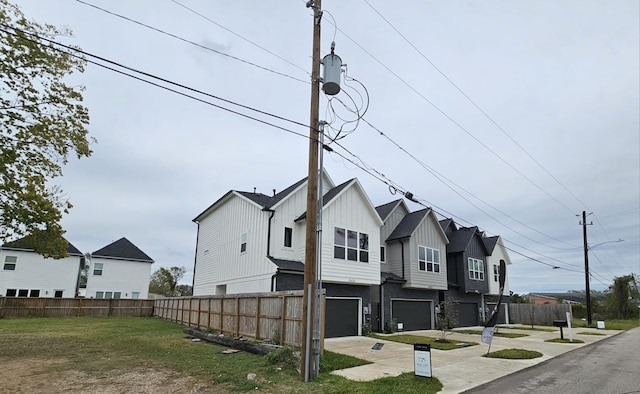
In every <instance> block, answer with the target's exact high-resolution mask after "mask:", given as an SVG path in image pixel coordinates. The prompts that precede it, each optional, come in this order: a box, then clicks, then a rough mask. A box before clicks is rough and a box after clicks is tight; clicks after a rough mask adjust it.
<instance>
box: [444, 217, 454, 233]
mask: <svg viewBox="0 0 640 394" xmlns="http://www.w3.org/2000/svg"><path fill="white" fill-rule="evenodd" d="M449 226H453V230H457V228H456V223H455V222H454V221H453V219H442V220H441V221H440V227H442V230H444V232H445V233H446V232H447V229H448V228H449Z"/></svg>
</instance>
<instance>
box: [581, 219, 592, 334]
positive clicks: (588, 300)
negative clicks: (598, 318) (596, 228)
mask: <svg viewBox="0 0 640 394" xmlns="http://www.w3.org/2000/svg"><path fill="white" fill-rule="evenodd" d="M581 224H582V237H583V239H584V281H585V290H586V292H587V293H586V296H587V298H586V300H585V301H586V303H587V324H588V325H591V289H590V284H589V282H590V278H589V245H588V244H587V213H586V212H585V211H582V223H581Z"/></svg>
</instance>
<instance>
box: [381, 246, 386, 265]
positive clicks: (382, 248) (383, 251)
mask: <svg viewBox="0 0 640 394" xmlns="http://www.w3.org/2000/svg"><path fill="white" fill-rule="evenodd" d="M380 262H381V263H383V264H385V263H386V262H387V247H386V246H384V245H380Z"/></svg>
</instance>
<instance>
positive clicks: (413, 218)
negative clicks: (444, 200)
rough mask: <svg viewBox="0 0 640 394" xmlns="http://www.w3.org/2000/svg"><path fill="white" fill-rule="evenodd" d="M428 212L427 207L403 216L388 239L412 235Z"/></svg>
mask: <svg viewBox="0 0 640 394" xmlns="http://www.w3.org/2000/svg"><path fill="white" fill-rule="evenodd" d="M428 213H429V209H428V208H427V209H421V210H419V211H415V212H411V213H410V214H408V215H406V216H405V217H403V218H402V220H401V221H400V223H399V224H398V226H396V228H395V229H394V230H393V231H392V232H391V234H389V237H388V238H387V241H393V240H395V239H402V238H407V237H410V236H411V234H413V232H414V231H415V230H416V228H418V225H420V223H421V222H422V220H423V219H424V218H425V216H427V214H428Z"/></svg>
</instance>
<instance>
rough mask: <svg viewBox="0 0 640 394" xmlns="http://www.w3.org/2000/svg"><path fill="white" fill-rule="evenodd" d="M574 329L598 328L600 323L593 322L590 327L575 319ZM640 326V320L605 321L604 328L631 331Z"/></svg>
mask: <svg viewBox="0 0 640 394" xmlns="http://www.w3.org/2000/svg"><path fill="white" fill-rule="evenodd" d="M571 325H572V326H573V327H583V328H598V322H597V321H596V320H593V321H592V322H591V325H588V324H587V322H586V321H582V320H579V319H573V320H572V322H571ZM638 326H640V319H629V320H605V321H604V328H605V330H623V331H626V330H630V329H632V328H636V327H638Z"/></svg>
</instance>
